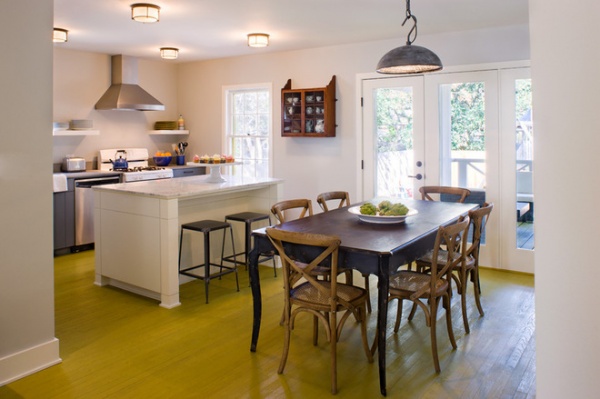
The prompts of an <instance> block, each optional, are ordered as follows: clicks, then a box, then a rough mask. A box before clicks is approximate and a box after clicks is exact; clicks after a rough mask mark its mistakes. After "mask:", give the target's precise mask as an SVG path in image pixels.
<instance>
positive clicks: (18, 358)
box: [0, 0, 60, 385]
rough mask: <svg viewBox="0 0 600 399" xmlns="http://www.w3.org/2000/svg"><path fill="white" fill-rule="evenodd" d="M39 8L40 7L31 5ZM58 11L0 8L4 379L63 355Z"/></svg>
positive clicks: (44, 6)
mask: <svg viewBox="0 0 600 399" xmlns="http://www.w3.org/2000/svg"><path fill="white" fill-rule="evenodd" d="M31 10H35V12H31ZM52 19H53V3H52V1H48V0H28V1H13V2H10V6H9V5H8V4H6V7H4V10H3V11H2V13H0V40H1V42H0V43H1V47H2V49H3V51H4V52H5V54H7V56H6V57H3V59H2V61H0V87H1V88H2V91H1V93H2V94H0V120H2V124H0V186H1V187H2V189H1V191H0V221H1V222H2V228H0V385H3V384H6V383H8V382H10V381H12V380H14V379H17V378H20V377H23V376H25V375H28V374H31V373H33V372H35V371H37V370H40V369H42V368H45V367H48V366H50V365H52V364H56V363H58V362H60V358H59V354H58V340H57V339H56V338H55V337H54V261H53V256H52V255H53V250H52V234H53V233H52V232H53V229H52V168H51V164H52V150H51V148H52V136H51V133H50V131H51V126H52V40H51V33H52Z"/></svg>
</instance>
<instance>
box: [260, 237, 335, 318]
mask: <svg viewBox="0 0 600 399" xmlns="http://www.w3.org/2000/svg"><path fill="white" fill-rule="evenodd" d="M266 232H267V236H268V237H269V240H271V242H272V243H273V245H274V246H275V249H276V250H277V252H278V254H279V256H280V257H281V264H282V269H283V275H284V278H283V281H284V288H285V296H286V301H287V300H288V297H289V294H290V290H291V289H292V288H293V286H294V285H295V284H296V283H297V282H299V281H302V283H304V281H306V282H308V283H309V284H310V285H312V286H314V287H315V288H316V289H317V290H318V291H319V292H320V293H321V294H322V295H324V296H326V297H330V298H333V299H335V300H332V301H330V302H331V305H332V310H333V309H335V308H336V306H337V305H336V304H335V303H336V300H338V299H339V298H337V279H335V278H332V279H329V281H330V284H329V285H327V284H322V281H321V282H318V281H319V280H317V278H316V276H315V275H314V274H312V273H311V271H312V270H313V269H314V268H315V267H317V266H320V267H323V265H329V266H330V268H331V273H332V275H333V276H336V275H337V271H338V264H337V263H338V250H339V247H340V243H341V240H340V239H339V238H338V237H336V236H327V235H322V234H311V233H299V232H294V231H286V230H281V229H277V228H273V227H270V228H267V230H266ZM288 244H292V245H293V246H294V247H295V248H296V249H297V248H298V247H301V249H300V251H301V252H302V255H303V257H305V256H306V257H308V258H309V259H310V262H309V261H308V260H307V259H302V262H299V261H298V260H297V259H296V257H295V256H294V251H293V250H292V248H294V247H292V246H290V245H288ZM306 262H309V263H306Z"/></svg>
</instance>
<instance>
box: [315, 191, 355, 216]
mask: <svg viewBox="0 0 600 399" xmlns="http://www.w3.org/2000/svg"><path fill="white" fill-rule="evenodd" d="M327 201H339V202H338V203H337V206H336V208H341V207H343V206H350V194H348V193H347V192H346V191H329V192H327V193H321V194H319V195H318V196H317V203H318V204H319V206H320V207H321V209H323V211H325V212H328V211H329V208H328V207H327ZM332 209H334V208H332Z"/></svg>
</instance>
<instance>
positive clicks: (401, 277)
mask: <svg viewBox="0 0 600 399" xmlns="http://www.w3.org/2000/svg"><path fill="white" fill-rule="evenodd" d="M429 285H431V276H430V275H429V274H423V273H419V272H413V271H408V270H402V271H400V272H398V273H396V274H395V275H393V276H391V278H390V294H391V295H401V296H403V297H408V296H410V295H412V294H413V293H415V292H418V291H420V290H422V289H423V288H425V287H427V288H426V290H425V291H423V293H422V295H421V297H422V298H423V297H429V295H430V288H429ZM447 290H448V282H447V281H446V280H444V279H439V280H438V281H437V283H436V287H435V293H434V295H435V296H441V295H444V293H445V292H446V291H447Z"/></svg>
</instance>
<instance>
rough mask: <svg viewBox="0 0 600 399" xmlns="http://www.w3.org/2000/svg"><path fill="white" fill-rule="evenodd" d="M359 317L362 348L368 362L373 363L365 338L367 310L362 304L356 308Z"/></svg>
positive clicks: (367, 341)
mask: <svg viewBox="0 0 600 399" xmlns="http://www.w3.org/2000/svg"><path fill="white" fill-rule="evenodd" d="M358 312H359V317H360V334H361V335H362V343H363V348H364V350H365V354H366V355H367V360H368V361H369V363H373V355H372V354H371V348H369V340H368V338H367V314H366V313H367V312H366V309H365V307H364V306H361V307H359V308H358Z"/></svg>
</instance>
